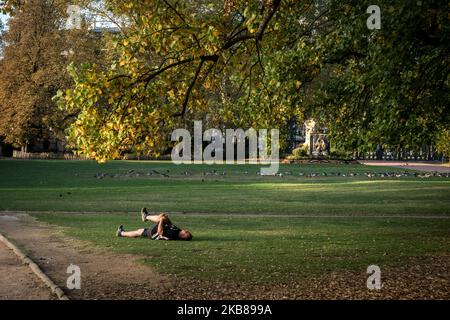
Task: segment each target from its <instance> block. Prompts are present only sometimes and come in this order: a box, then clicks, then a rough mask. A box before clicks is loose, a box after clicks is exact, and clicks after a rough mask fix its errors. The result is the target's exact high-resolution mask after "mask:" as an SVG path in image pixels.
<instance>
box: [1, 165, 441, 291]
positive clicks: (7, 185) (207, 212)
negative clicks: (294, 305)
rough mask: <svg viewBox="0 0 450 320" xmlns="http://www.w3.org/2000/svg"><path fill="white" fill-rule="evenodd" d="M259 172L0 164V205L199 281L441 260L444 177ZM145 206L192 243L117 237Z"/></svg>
mask: <svg viewBox="0 0 450 320" xmlns="http://www.w3.org/2000/svg"><path fill="white" fill-rule="evenodd" d="M259 169H260V167H259V166H254V165H222V166H219V165H213V166H209V165H182V166H176V165H173V164H171V163H169V162H138V161H114V162H109V163H107V164H104V165H100V164H97V163H95V162H90V161H73V162H72V161H17V160H1V161H0V210H1V211H7V210H11V211H14V210H16V211H28V212H31V214H32V215H34V216H36V217H37V218H38V219H40V220H42V221H46V222H49V223H52V224H56V225H59V226H62V227H64V228H65V230H66V233H67V234H68V235H70V236H74V237H78V238H80V239H83V240H87V241H89V242H91V243H92V244H93V245H95V246H99V247H101V248H106V249H108V250H111V251H113V252H120V253H132V254H137V255H139V256H141V257H142V260H143V262H144V263H148V264H150V265H152V266H154V267H156V268H157V270H158V271H160V272H163V273H169V274H178V275H183V276H188V277H195V278H202V279H218V280H226V281H244V282H246V281H247V282H252V283H274V282H280V281H281V282H285V283H288V282H292V281H301V280H302V279H304V277H307V276H311V275H322V274H326V273H328V272H331V271H338V270H363V271H364V270H365V269H366V268H367V266H368V265H370V264H377V265H379V266H380V267H383V266H396V265H404V264H408V263H417V261H418V260H420V259H421V258H423V257H426V256H440V255H448V254H449V253H450V219H448V217H449V216H450V179H449V178H444V177H442V178H439V177H433V178H426V179H424V178H417V177H414V176H412V175H409V176H405V177H399V178H396V177H389V178H368V177H366V176H365V175H364V173H365V172H387V171H389V172H399V173H403V172H404V170H402V169H387V168H385V167H366V166H362V165H345V164H344V165H331V164H308V165H281V167H280V172H281V173H283V176H274V177H272V176H271V177H262V176H259V175H257V172H258V171H259ZM312 173H314V175H317V177H308V175H310V174H312ZM337 174H339V176H338V175H337ZM355 174H356V176H350V175H355ZM143 206H146V207H147V208H148V209H150V210H151V211H155V212H159V211H165V212H169V213H170V214H171V216H172V218H173V219H172V220H173V221H174V222H175V223H176V224H177V225H179V226H180V227H186V228H188V229H190V230H191V231H192V233H193V234H194V241H192V242H177V241H169V242H163V241H149V240H147V239H124V238H117V237H115V235H114V233H115V230H116V229H117V226H118V225H120V224H123V225H124V226H125V228H126V229H128V230H131V229H135V228H141V227H144V226H145V225H144V224H143V223H142V222H141V221H140V216H139V210H140V208H141V207H143Z"/></svg>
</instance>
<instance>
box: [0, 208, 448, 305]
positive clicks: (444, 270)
mask: <svg viewBox="0 0 450 320" xmlns="http://www.w3.org/2000/svg"><path fill="white" fill-rule="evenodd" d="M5 215H6V214H1V213H0V231H1V232H2V233H3V234H5V235H6V236H7V237H8V238H9V239H11V240H13V241H14V242H15V243H16V244H18V245H19V246H21V247H22V248H23V249H24V251H25V252H27V253H28V255H29V256H30V257H31V258H32V259H33V260H34V261H35V262H36V263H37V264H38V265H39V266H40V267H41V269H42V270H43V271H44V272H45V273H46V274H47V275H48V276H49V277H50V278H51V279H52V280H53V281H55V283H56V284H57V285H59V286H60V287H61V288H62V289H63V290H64V291H65V293H66V294H67V296H68V297H69V298H70V299H450V255H447V256H443V257H423V258H420V259H419V258H418V259H417V261H416V262H415V263H414V264H412V263H408V265H407V266H405V267H402V268H399V267H396V268H392V267H391V268H384V267H383V266H380V267H381V268H382V282H383V288H382V289H381V290H380V291H369V290H368V289H367V287H366V280H367V276H368V275H367V274H366V273H365V272H366V270H360V271H359V272H348V271H345V272H331V273H329V274H326V275H323V276H321V277H312V278H308V279H305V280H304V281H302V282H299V283H280V284H276V285H271V286H269V285H252V284H239V283H224V282H219V281H203V280H196V279H187V278H180V277H176V276H166V275H161V274H159V273H157V272H156V271H155V270H154V269H152V268H151V267H149V266H146V265H143V264H141V263H140V262H139V258H140V257H139V256H132V255H117V254H111V253H109V252H107V251H105V250H101V249H98V248H96V247H93V246H92V245H90V244H88V243H85V242H82V241H80V240H77V239H73V238H70V237H67V236H64V235H63V232H62V229H61V228H58V227H55V226H50V225H47V224H44V223H41V222H38V221H36V220H35V219H34V218H32V217H31V216H29V215H27V214H23V213H8V214H7V215H8V217H5ZM10 259H11V258H10ZM70 264H76V265H78V266H79V267H80V269H81V272H82V284H81V289H80V290H68V289H67V287H66V281H67V277H68V276H69V274H67V273H66V271H67V267H68V266H69V265H70ZM2 265H3V264H0V266H2ZM0 271H1V270H0ZM1 273H2V274H3V273H4V272H1ZM9 274H14V279H13V280H11V279H8V278H4V279H3V280H2V279H1V278H0V283H3V282H1V281H6V282H7V283H8V284H7V286H9V287H10V288H11V287H14V286H16V284H15V283H16V282H17V281H19V282H20V276H18V277H17V279H16V276H15V273H9ZM8 281H9V282H8ZM23 285H24V286H23V288H22V289H20V290H19V291H21V292H22V294H24V293H26V292H28V291H27V290H29V288H31V287H33V286H37V285H35V284H28V283H26V282H24V283H23ZM7 286H5V288H7ZM2 287H3V286H2ZM27 288H28V289H27ZM9 290H11V289H9ZM33 297H34V295H33V293H31V291H30V297H28V298H33ZM40 298H42V299H47V297H45V296H43V297H40ZM48 298H52V297H48Z"/></svg>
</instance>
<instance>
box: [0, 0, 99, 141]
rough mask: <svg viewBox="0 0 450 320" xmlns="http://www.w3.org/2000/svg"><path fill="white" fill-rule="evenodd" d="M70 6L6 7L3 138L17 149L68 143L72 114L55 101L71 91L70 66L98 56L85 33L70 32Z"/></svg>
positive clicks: (35, 0) (38, 0) (42, 0)
mask: <svg viewBox="0 0 450 320" xmlns="http://www.w3.org/2000/svg"><path fill="white" fill-rule="evenodd" d="M68 3H69V2H68V1H64V0H58V1H56V0H54V1H49V0H29V1H22V2H17V4H18V6H16V7H7V6H5V7H4V8H7V9H8V10H10V11H9V12H10V13H11V14H12V17H11V18H10V19H9V21H8V30H7V32H6V33H5V42H6V46H5V48H4V58H3V60H2V69H1V70H0V114H1V116H0V136H3V137H4V138H5V141H6V142H7V143H10V144H13V145H14V146H16V147H24V148H26V147H27V146H28V145H29V144H31V143H36V142H41V141H43V140H46V139H49V138H57V137H59V136H62V137H64V136H63V135H62V133H63V129H65V126H66V120H67V119H68V116H69V114H67V113H65V112H62V111H60V110H59V109H58V108H57V106H56V103H55V102H54V101H52V98H53V96H54V95H55V94H56V93H57V91H58V90H60V89H63V88H66V87H68V86H69V84H70V81H71V79H70V78H69V77H68V74H67V71H66V68H67V65H68V64H69V63H70V62H71V61H73V60H75V61H85V60H88V59H91V60H92V57H94V56H95V52H94V51H95V45H93V43H94V40H95V39H93V38H92V37H91V36H89V35H88V33H87V32H86V30H67V29H66V28H65V24H66V20H67V5H68ZM6 5H7V4H6Z"/></svg>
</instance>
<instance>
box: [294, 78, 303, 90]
mask: <svg viewBox="0 0 450 320" xmlns="http://www.w3.org/2000/svg"><path fill="white" fill-rule="evenodd" d="M301 85H302V82H301V81H299V80H296V81H295V87H296V88H297V89H299V88H300V87H301Z"/></svg>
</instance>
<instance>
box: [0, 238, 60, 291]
mask: <svg viewBox="0 0 450 320" xmlns="http://www.w3.org/2000/svg"><path fill="white" fill-rule="evenodd" d="M11 275H14V277H11ZM54 298H55V297H54V296H53V294H52V292H51V291H50V289H49V288H48V287H46V286H45V285H44V284H43V283H42V282H41V280H40V279H38V278H37V277H36V275H35V274H34V273H33V272H32V271H31V269H30V268H29V267H28V266H27V265H24V264H22V261H21V260H20V259H19V258H18V257H17V256H16V255H15V253H14V252H13V251H12V250H10V249H9V248H8V247H7V246H6V245H4V244H3V243H2V242H0V299H1V300H5V299H7V300H48V299H54Z"/></svg>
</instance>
